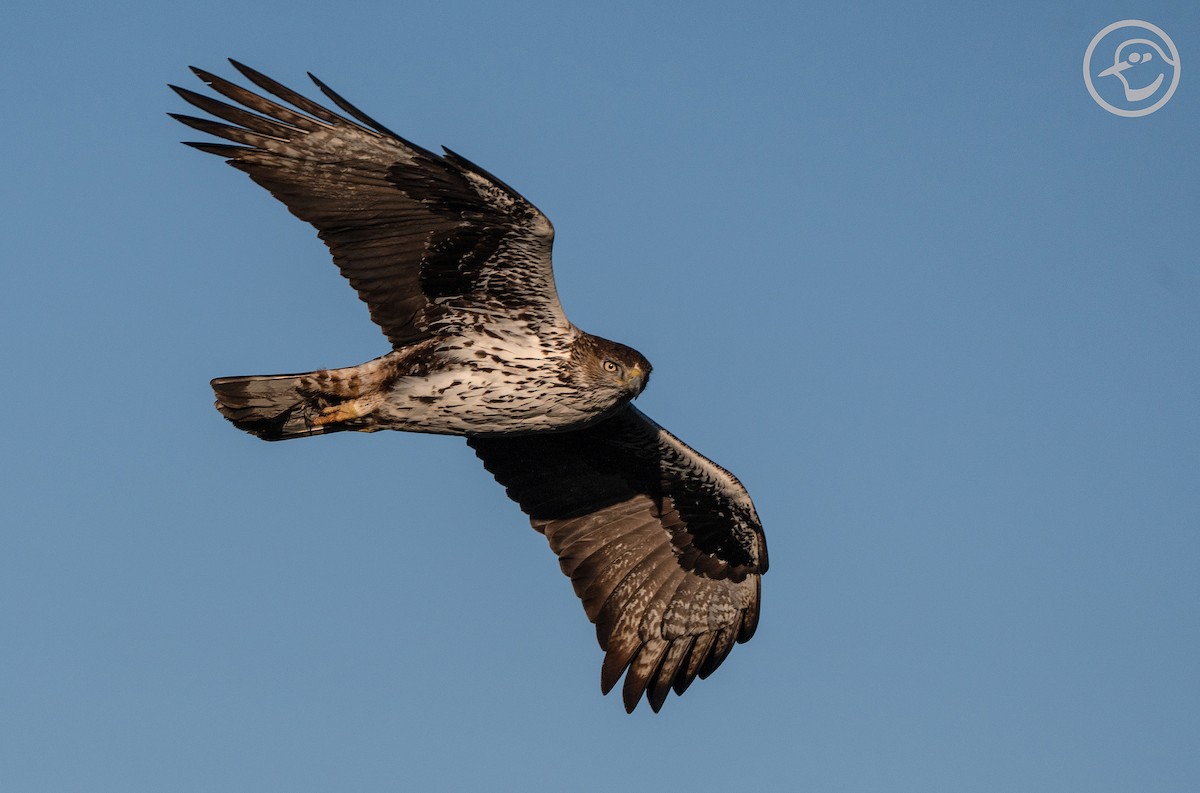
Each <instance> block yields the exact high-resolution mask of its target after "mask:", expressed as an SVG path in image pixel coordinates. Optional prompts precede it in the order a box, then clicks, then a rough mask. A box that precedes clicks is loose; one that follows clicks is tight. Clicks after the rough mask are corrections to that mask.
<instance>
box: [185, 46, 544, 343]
mask: <svg viewBox="0 0 1200 793" xmlns="http://www.w3.org/2000/svg"><path fill="white" fill-rule="evenodd" d="M231 62H232V63H233V65H234V66H235V67H236V68H237V69H238V71H240V72H241V73H242V74H243V75H244V76H245V77H246V78H247V79H248V80H250V82H252V83H254V85H256V86H257V87H258V88H260V89H262V90H263V91H265V92H267V93H268V94H271V95H272V96H274V97H275V98H276V99H279V100H282V101H283V102H286V103H288V104H290V105H291V106H292V107H287V106H285V105H283V104H280V103H279V102H277V101H275V100H274V99H270V98H267V97H266V96H261V95H259V94H256V93H254V92H253V91H251V90H248V89H246V88H243V87H241V86H239V85H236V84H234V83H231V82H229V81H228V80H225V79H223V78H220V77H217V76H216V75H213V74H210V73H209V72H206V71H203V70H201V69H195V68H193V71H194V72H195V73H196V75H197V76H198V77H199V78H200V79H201V80H203V81H204V82H205V83H207V84H208V85H209V86H210V87H211V88H212V89H213V90H214V91H216V92H217V93H219V94H221V95H222V96H224V97H225V98H227V99H229V100H232V101H233V102H235V103H237V104H236V105H234V104H228V103H226V102H222V101H220V100H218V99H214V98H212V97H208V96H204V95H202V94H198V93H196V92H194V91H189V90H188V89H186V88H179V87H176V86H171V87H172V88H173V89H174V90H175V91H176V92H177V93H178V94H179V95H180V96H181V97H183V98H184V99H185V100H187V101H188V102H189V103H191V104H192V105H194V106H195V107H197V108H199V109H200V110H203V111H205V112H206V113H209V114H211V115H212V116H215V117H216V118H218V119H221V121H214V120H212V119H206V118H196V117H193V116H186V115H179V114H174V113H172V114H171V115H172V117H174V118H176V119H177V120H179V121H181V122H182V123H184V124H186V125H188V126H190V127H192V128H194V129H197V130H200V131H201V132H205V133H208V134H210V135H214V136H216V137H218V138H223V139H224V140H227V141H230V142H231V143H232V144H236V145H230V144H225V143H189V145H191V146H194V147H195V148H197V149H200V150H201V151H206V152H209V153H211V154H216V155H218V156H221V157H225V158H227V159H228V160H229V163H230V164H231V165H233V166H234V167H235V168H239V169H241V170H243V171H245V172H246V173H248V174H249V175H250V177H251V178H252V179H253V180H254V181H255V182H257V183H258V184H260V185H262V186H263V187H265V188H266V189H267V190H269V191H270V192H271V194H272V195H274V196H275V197H276V198H278V199H279V200H280V201H282V202H283V203H284V204H285V205H286V206H287V208H288V209H289V210H291V212H292V213H293V214H295V215H296V216H297V217H299V218H301V219H302V220H305V221H307V222H309V223H311V224H312V225H313V226H315V227H316V228H317V231H318V232H319V235H320V237H321V239H322V240H324V241H325V243H326V245H328V246H329V249H330V251H331V252H332V253H333V259H334V261H335V262H336V263H337V265H338V267H339V268H340V269H341V271H342V275H344V276H345V277H346V278H347V279H349V281H350V283H351V285H352V286H353V287H354V288H355V289H356V290H358V294H359V296H360V297H361V298H362V300H363V301H364V302H365V303H366V304H367V306H368V307H369V308H370V311H371V318H372V319H373V320H374V321H375V322H376V324H378V325H379V326H380V327H381V328H383V331H384V333H385V334H386V335H387V337H388V339H389V340H390V341H391V342H392V345H393V346H395V347H400V346H403V345H405V344H409V343H411V342H413V341H416V340H418V339H421V338H425V337H427V336H429V335H432V333H433V332H434V331H435V330H436V329H438V328H455V327H461V326H466V325H471V324H474V322H476V321H477V319H476V318H474V317H473V316H472V314H473V312H479V311H482V312H487V313H488V314H489V315H490V316H495V314H496V313H497V312H499V313H510V314H517V313H520V314H521V315H522V316H523V317H524V318H526V320H527V321H529V322H531V323H532V324H533V325H534V326H537V325H553V326H559V327H564V326H566V325H567V320H566V317H565V316H564V315H563V313H562V308H561V306H560V305H559V302H558V295H557V292H556V290H555V287H554V276H553V272H552V270H551V261H550V251H551V246H552V244H553V238H554V231H553V227H552V226H551V225H550V221H549V220H547V219H546V217H545V216H544V215H543V214H542V213H541V212H539V211H538V210H537V208H536V207H534V206H533V205H532V204H530V203H529V202H528V201H526V200H525V199H524V198H522V197H521V196H520V195H519V194H518V193H517V192H516V191H515V190H513V189H512V188H511V187H509V186H508V185H506V184H505V183H504V182H502V181H500V180H499V179H497V178H496V177H494V176H492V175H491V174H489V173H488V172H487V171H485V170H483V169H482V168H480V167H479V166H477V165H475V164H474V163H471V162H470V161H468V160H466V159H464V158H463V157H460V156H458V155H457V154H454V153H453V152H450V151H447V152H446V155H445V156H440V155H437V154H434V153H433V152H431V151H428V150H426V149H423V148H421V147H420V146H418V145H416V144H414V143H411V142H409V141H407V140H405V139H403V138H401V137H400V136H398V135H396V134H395V133H393V132H391V131H389V130H388V129H387V128H386V127H383V126H382V125H380V124H379V123H378V122H376V121H374V120H373V119H371V117H370V116H367V115H366V114H365V113H363V112H362V111H360V110H358V109H357V108H355V107H354V106H353V105H351V104H350V103H349V102H347V101H346V100H345V99H343V98H342V97H340V96H339V95H337V94H336V93H334V92H333V91H332V90H330V89H329V88H328V87H327V86H325V85H324V84H323V83H321V82H320V81H319V80H317V79H316V78H315V77H314V78H313V81H314V82H316V84H317V86H318V87H319V88H320V89H321V91H322V92H324V93H325V95H326V96H327V97H328V98H329V99H330V100H331V101H333V103H334V104H336V105H337V106H338V107H339V108H341V109H342V110H343V111H345V112H346V113H347V114H349V116H351V118H346V117H343V116H342V115H340V114H338V113H335V112H334V111H332V110H330V109H328V108H326V107H323V106H321V105H320V104H317V103H316V102H313V101H312V100H310V99H307V98H306V97H304V96H302V95H300V94H298V93H296V92H295V91H292V90H291V89H289V88H286V87H285V86H283V85H281V84H279V83H278V82H276V81H274V80H272V79H271V78H269V77H267V76H265V75H263V74H261V73H259V72H257V71H255V70H253V69H251V68H249V67H247V66H243V65H241V64H239V63H237V62H236V61H231ZM309 76H310V77H311V75H309ZM238 105H240V107H239V106H238ZM293 108H295V109H293ZM298 111H299V112H298ZM223 122H228V123H223ZM533 330H534V332H537V328H536V327H534V328H533Z"/></svg>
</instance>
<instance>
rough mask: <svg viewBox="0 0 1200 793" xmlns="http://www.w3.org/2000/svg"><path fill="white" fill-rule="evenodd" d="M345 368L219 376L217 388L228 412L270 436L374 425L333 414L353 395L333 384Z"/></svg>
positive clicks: (253, 431)
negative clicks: (294, 372) (250, 375)
mask: <svg viewBox="0 0 1200 793" xmlns="http://www.w3.org/2000/svg"><path fill="white" fill-rule="evenodd" d="M340 371H341V370H336V369H334V370H322V371H318V372H306V373H304V374H276V375H260V376H254V377H218V378H217V379H216V380H213V381H212V389H213V392H214V393H215V394H216V396H217V404H216V406H217V410H219V411H221V415H222V416H224V417H225V418H227V419H229V420H230V421H232V422H233V426H235V427H237V428H238V429H239V430H245V431H246V432H249V433H250V434H251V435H257V436H258V437H260V438H262V439H263V440H265V441H282V440H287V439H288V438H307V437H308V436H310V435H324V434H327V433H330V432H340V431H342V430H363V429H368V428H367V427H366V426H365V422H364V421H361V420H359V421H343V420H336V419H341V418H342V416H336V414H335V415H331V410H330V409H331V408H332V407H333V406H336V405H338V404H340V403H342V402H343V401H344V400H345V398H346V396H349V395H343V394H339V393H336V392H337V390H338V389H336V388H335V389H328V388H327V386H328V385H329V384H330V383H329V381H330V375H335V374H336V373H339V372H340ZM322 386H326V388H323V387H322Z"/></svg>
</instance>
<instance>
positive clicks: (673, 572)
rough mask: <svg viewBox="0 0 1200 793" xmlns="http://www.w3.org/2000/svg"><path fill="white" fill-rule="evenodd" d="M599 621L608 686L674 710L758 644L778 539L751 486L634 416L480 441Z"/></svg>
mask: <svg viewBox="0 0 1200 793" xmlns="http://www.w3.org/2000/svg"><path fill="white" fill-rule="evenodd" d="M468 443H469V444H470V445H471V446H472V448H474V449H475V453H476V454H477V455H478V456H479V457H480V459H482V460H483V463H484V465H485V467H486V468H487V469H488V470H489V471H490V472H491V473H492V474H493V475H494V476H495V477H496V479H497V481H499V482H500V483H501V484H502V485H504V487H505V488H506V489H507V491H508V494H509V496H510V497H511V498H512V499H513V500H514V501H516V502H517V503H518V504H519V505H520V506H521V508H522V509H523V510H524V511H525V512H526V513H527V514H528V515H529V517H530V521H531V523H532V524H533V526H534V528H536V529H537V530H538V531H540V532H542V533H543V534H545V535H546V538H547V540H548V541H549V543H550V547H551V549H552V550H553V551H554V552H555V553H556V554H557V555H558V556H559V561H560V564H561V566H562V569H563V572H564V573H566V574H567V575H568V576H570V578H571V581H572V584H573V585H574V588H575V592H576V594H577V595H579V597H580V599H581V600H582V601H583V605H584V610H585V613H586V614H587V616H588V618H589V619H590V620H591V621H592V622H594V623H595V624H596V634H597V639H598V640H599V643H600V647H601V649H602V650H604V651H605V657H604V663H603V664H602V666H601V677H600V686H601V690H602V691H604V692H605V693H608V692H609V691H610V690H611V689H612V688H613V687H614V686H615V685H616V683H617V681H618V680H619V679H620V678H621V676H622V675H625V684H624V686H623V688H622V698H623V700H624V704H625V707H626V710H629V711H632V710H633V708H634V707H636V705H637V703H638V702H639V701H640V700H641V699H642V698H643V697H645V698H646V699H647V700H648V701H649V702H650V706H651V708H653V709H654V710H655V711H657V710H658V709H659V708H661V707H662V705H663V702H664V701H665V700H666V697H667V694H668V692H669V691H671V690H674V691H675V692H676V693H677V694H680V693H683V691H684V690H686V689H687V688H688V686H689V685H691V682H692V681H693V680H694V679H695V678H696V677H697V676H700V677H706V676H707V675H709V674H711V673H712V671H713V670H715V669H716V668H717V667H718V666H720V664H721V662H722V661H724V659H725V658H726V656H728V654H729V652H730V650H731V649H732V647H733V645H734V644H735V643H737V642H744V641H746V640H748V639H749V638H750V636H751V635H753V632H754V626H755V625H756V624H757V621H758V614H759V599H760V577H761V575H762V574H763V573H764V572H766V570H767V549H766V541H765V539H764V537H763V534H762V528H761V525H760V523H759V520H758V515H757V513H756V512H755V510H754V505H753V503H752V502H751V501H750V497H749V496H748V495H747V493H746V491H745V488H743V487H742V485H741V483H740V482H738V480H737V479H736V478H735V477H734V476H733V475H732V474H730V473H729V472H728V471H726V470H725V469H723V468H721V467H720V466H718V465H717V464H716V463H713V462H712V461H711V460H708V459H707V458H705V457H704V456H702V455H700V454H699V453H697V452H696V451H694V450H693V449H691V448H690V447H688V446H687V445H685V444H684V443H683V442H682V441H680V440H679V439H677V438H676V437H675V436H673V435H671V434H670V433H669V432H667V431H666V430H664V429H662V428H661V427H659V426H658V425H657V424H655V423H654V422H653V421H651V420H650V419H648V418H647V417H646V416H645V415H643V414H642V413H641V412H640V411H638V410H637V409H636V408H634V407H632V406H627V407H625V408H624V409H622V410H621V411H620V412H618V413H617V414H615V415H614V416H612V417H610V418H608V419H605V420H603V421H601V422H599V423H597V424H594V425H592V426H590V427H587V428H585V429H582V430H577V431H574V432H563V433H554V434H549V435H532V436H521V437H491V438H470V439H468Z"/></svg>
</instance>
